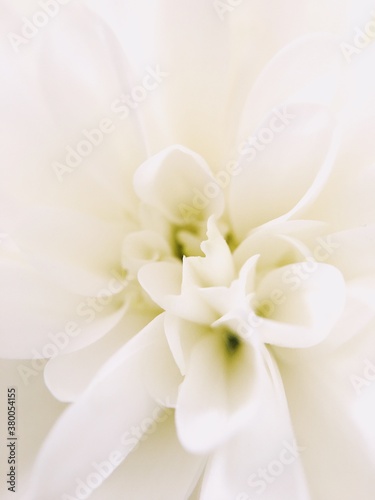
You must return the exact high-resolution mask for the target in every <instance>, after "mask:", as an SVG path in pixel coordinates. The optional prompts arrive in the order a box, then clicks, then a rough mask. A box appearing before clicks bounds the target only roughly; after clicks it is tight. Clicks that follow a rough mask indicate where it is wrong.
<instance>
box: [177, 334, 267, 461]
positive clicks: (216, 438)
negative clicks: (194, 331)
mask: <svg viewBox="0 0 375 500" xmlns="http://www.w3.org/2000/svg"><path fill="white" fill-rule="evenodd" d="M193 326H194V325H192V326H191V328H193ZM265 376H266V375H265V371H264V368H263V366H262V361H261V360H260V359H259V355H258V354H257V352H256V351H255V350H253V349H252V348H251V347H250V346H248V345H246V344H245V343H243V344H241V345H240V346H239V347H238V351H237V352H234V353H228V352H227V351H226V346H225V338H224V337H223V336H222V335H221V334H220V333H219V332H217V331H213V332H210V333H208V334H207V335H205V336H204V337H203V338H202V339H200V341H199V342H198V343H197V344H196V345H195V346H194V347H193V349H192V351H191V355H190V359H189V363H188V367H187V373H186V376H185V379H184V381H183V383H182V385H181V388H180V392H179V397H178V401H177V407H176V425H177V430H178V435H179V438H180V440H181V443H182V444H183V446H184V447H185V448H186V449H187V450H189V451H191V452H192V453H207V452H209V451H212V450H213V449H214V448H216V447H217V446H219V445H221V444H222V443H223V442H225V441H226V440H227V439H228V438H229V437H230V436H231V435H233V433H234V432H235V431H236V429H238V428H239V427H241V425H243V424H244V423H245V422H246V421H247V422H248V421H249V419H250V418H251V416H252V414H253V413H254V411H255V408H256V407H257V404H258V397H259V393H258V391H261V385H262V378H263V377H265Z"/></svg>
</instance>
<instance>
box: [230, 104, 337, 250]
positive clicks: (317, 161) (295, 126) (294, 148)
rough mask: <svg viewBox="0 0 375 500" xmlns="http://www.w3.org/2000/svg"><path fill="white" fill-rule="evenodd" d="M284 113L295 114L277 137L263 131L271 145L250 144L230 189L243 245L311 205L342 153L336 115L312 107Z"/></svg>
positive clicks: (236, 229)
mask: <svg viewBox="0 0 375 500" xmlns="http://www.w3.org/2000/svg"><path fill="white" fill-rule="evenodd" d="M285 109H286V110H287V113H289V114H290V118H288V120H289V124H288V125H285V124H284V126H283V127H284V129H285V130H283V131H282V132H281V133H279V134H278V135H277V134H275V133H274V132H273V131H272V130H271V128H263V129H261V130H260V131H259V134H260V135H259V136H261V134H262V133H263V132H262V131H265V132H266V133H267V139H266V140H267V142H269V138H271V140H272V142H271V143H270V144H269V145H268V144H263V145H262V144H260V143H259V141H258V146H249V145H248V146H247V148H248V152H247V153H246V154H245V155H244V156H243V158H242V159H241V161H240V164H239V167H238V168H239V169H240V170H239V174H238V175H237V176H235V177H233V179H232V182H231V184H230V201H229V203H230V205H229V210H230V217H231V222H232V226H233V228H234V232H235V236H236V237H237V239H238V240H239V241H241V240H242V239H243V238H244V237H246V236H247V234H248V233H249V231H250V230H251V229H253V228H255V227H256V226H259V225H261V224H263V223H265V222H268V221H270V220H272V219H275V218H281V217H282V216H284V218H285V217H286V214H288V216H289V217H290V216H291V215H292V214H294V213H295V212H296V210H297V209H300V208H301V207H303V206H305V205H306V203H308V202H311V201H312V199H313V197H316V196H317V194H318V193H319V191H320V190H321V186H322V184H324V182H325V181H326V179H327V177H328V175H329V173H330V171H331V168H332V165H333V160H334V158H335V153H336V149H337V142H336V141H337V139H336V138H335V136H334V135H333V119H332V116H331V114H330V113H329V112H328V111H327V110H326V109H325V108H324V107H321V106H317V105H308V104H298V105H293V106H288V107H287V108H285ZM275 115H276V116H277V112H276V113H275ZM275 115H274V116H273V118H272V117H271V118H269V121H270V122H271V120H273V119H275ZM265 124H266V123H265ZM264 137H266V136H264ZM256 148H257V149H258V148H259V149H258V151H257V149H256ZM302 165H303V168H302ZM270 200H272V203H271V202H270ZM244 207H246V210H244Z"/></svg>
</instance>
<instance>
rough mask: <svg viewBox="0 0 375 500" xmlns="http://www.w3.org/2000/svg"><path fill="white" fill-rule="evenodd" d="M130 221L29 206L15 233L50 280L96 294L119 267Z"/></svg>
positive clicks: (30, 257) (21, 245)
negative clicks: (121, 221)
mask: <svg viewBox="0 0 375 500" xmlns="http://www.w3.org/2000/svg"><path fill="white" fill-rule="evenodd" d="M123 233H124V225H123V224H121V223H118V222H109V221H107V220H104V219H100V218H96V217H93V216H90V215H87V214H85V213H80V212H75V211H71V210H64V209H57V208H56V209H54V208H50V207H39V208H34V209H32V210H29V211H28V213H27V214H24V215H23V216H22V217H20V218H19V219H18V221H17V223H16V225H15V226H14V227H13V228H12V230H11V231H10V234H11V236H13V238H14V240H15V242H16V243H17V244H18V245H19V247H20V249H21V251H22V252H23V253H24V254H25V255H26V257H27V258H28V259H29V260H30V262H31V263H32V264H33V265H34V266H35V267H36V268H37V269H39V270H40V271H41V272H42V273H43V274H44V275H45V276H46V277H47V278H48V279H50V280H51V281H54V282H56V283H57V284H59V285H60V286H62V287H63V288H66V289H67V290H70V291H72V292H74V293H77V294H82V295H90V296H96V295H97V294H98V293H100V291H101V290H102V289H103V288H107V287H108V284H109V282H110V281H111V279H113V275H112V273H114V272H116V271H119V257H120V252H121V241H122V238H123Z"/></svg>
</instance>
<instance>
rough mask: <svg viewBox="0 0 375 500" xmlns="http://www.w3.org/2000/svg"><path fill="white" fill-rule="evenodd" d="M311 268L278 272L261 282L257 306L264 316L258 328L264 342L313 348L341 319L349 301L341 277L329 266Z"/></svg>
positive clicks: (294, 266)
mask: <svg viewBox="0 0 375 500" xmlns="http://www.w3.org/2000/svg"><path fill="white" fill-rule="evenodd" d="M306 264H307V263H306ZM309 264H310V267H309V266H304V264H303V263H300V264H293V265H289V266H285V267H282V268H279V269H276V270H274V271H271V272H270V273H269V274H268V275H267V276H266V277H265V278H264V280H263V281H262V282H261V284H260V286H259V288H258V290H257V296H256V303H255V304H254V305H256V307H257V308H259V314H260V315H261V316H264V319H263V321H260V325H259V328H258V334H259V336H260V338H261V339H262V340H263V341H264V342H266V343H270V344H276V345H280V346H287V347H294V348H296V347H310V346H312V345H314V344H318V343H319V342H321V341H322V340H324V339H325V338H326V337H327V336H328V335H329V333H330V332H331V330H332V328H333V326H334V325H335V323H336V322H337V321H338V319H339V318H340V316H341V314H342V312H343V311H344V307H345V301H346V288H345V282H344V279H343V277H342V275H341V273H340V272H339V271H338V270H337V269H336V268H334V267H333V266H329V265H327V264H317V263H316V262H313V263H311V262H310V263H309ZM311 264H313V266H312V267H311ZM275 294H276V295H275ZM258 301H259V302H258Z"/></svg>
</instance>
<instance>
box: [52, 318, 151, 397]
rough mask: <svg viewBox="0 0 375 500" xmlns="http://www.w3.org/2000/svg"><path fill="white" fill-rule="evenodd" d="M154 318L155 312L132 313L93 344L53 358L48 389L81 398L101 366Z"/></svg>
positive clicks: (55, 394) (62, 394)
mask: <svg viewBox="0 0 375 500" xmlns="http://www.w3.org/2000/svg"><path fill="white" fill-rule="evenodd" d="M152 319H153V316H152V315H151V314H148V315H147V314H145V313H144V312H142V313H139V314H137V313H134V312H133V313H132V312H129V313H128V314H126V315H125V316H124V317H123V318H122V319H121V321H119V323H118V324H117V325H116V326H115V327H114V328H112V329H111V330H110V331H109V332H108V333H107V334H106V335H104V336H103V337H102V338H100V339H98V340H97V341H96V342H93V343H92V344H91V345H89V346H87V347H84V348H82V349H78V350H76V351H73V352H70V353H67V354H60V355H59V356H56V357H54V358H52V359H50V360H49V361H48V363H47V365H46V367H45V369H44V379H45V383H46V385H47V387H48V389H49V390H50V391H51V393H52V394H53V395H54V396H55V398H57V399H59V400H60V401H66V402H74V401H77V400H78V398H79V397H80V396H81V395H82V393H83V392H84V391H85V390H86V389H87V387H88V385H89V384H90V383H91V381H92V380H93V378H94V377H95V375H96V373H97V372H98V370H99V369H100V367H101V366H102V365H103V364H104V363H105V362H106V361H108V359H110V358H111V356H112V355H113V354H114V353H115V352H116V351H117V350H119V349H120V348H121V347H122V346H123V345H124V344H125V343H126V342H127V341H128V340H130V339H131V338H132V337H133V336H134V335H135V334H136V333H137V332H139V331H140V330H141V329H142V328H143V327H145V326H146V325H147V323H148V322H149V321H151V320H152Z"/></svg>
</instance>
